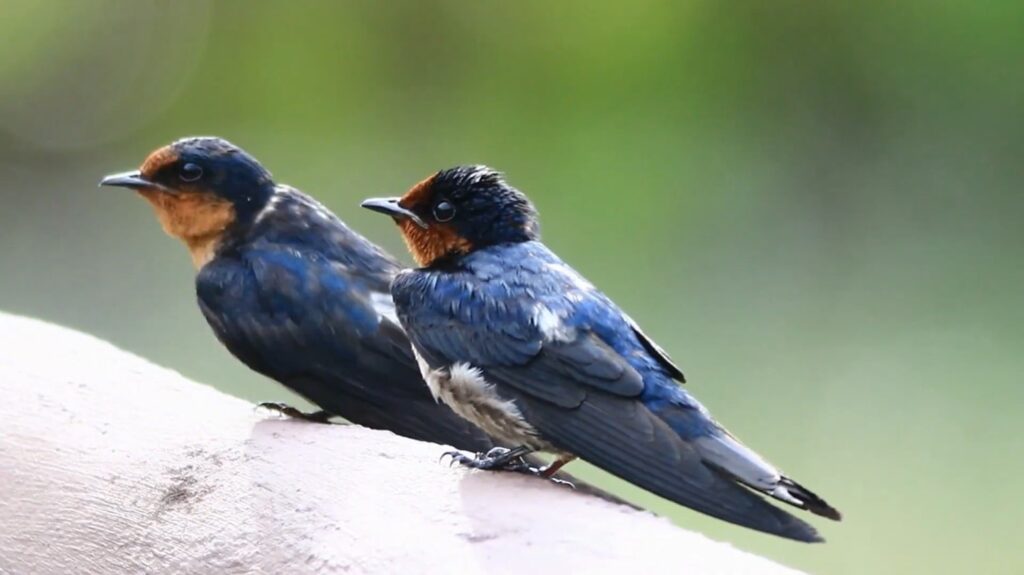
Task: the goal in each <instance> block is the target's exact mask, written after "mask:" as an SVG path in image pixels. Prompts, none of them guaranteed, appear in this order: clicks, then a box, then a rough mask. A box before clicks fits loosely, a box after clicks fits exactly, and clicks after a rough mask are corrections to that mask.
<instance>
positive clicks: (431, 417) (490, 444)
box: [101, 138, 624, 503]
mask: <svg viewBox="0 0 1024 575" xmlns="http://www.w3.org/2000/svg"><path fill="white" fill-rule="evenodd" d="M101 185H105V186H119V187H123V188H130V189H133V190H135V191H136V192H138V193H139V195H141V196H142V197H143V198H145V199H146V200H148V201H149V203H150V204H152V206H153V209H154V210H155V211H156V216H157V218H158V219H159V220H160V223H161V224H162V226H163V228H164V230H165V231H166V232H167V233H168V234H170V235H171V236H174V237H176V238H178V239H180V240H182V241H183V242H184V243H185V245H186V246H187V247H188V250H189V252H190V253H191V255H192V261H193V263H194V264H195V267H196V268H198V274H197V276H196V294H197V296H198V298H199V307H200V309H201V310H202V312H203V315H204V316H205V317H206V320H207V322H209V324H210V327H212V328H213V331H214V333H215V334H216V335H217V338H218V339H219V340H220V341H221V343H223V344H224V345H225V346H226V347H227V348H228V350H230V351H231V353H232V354H234V355H235V357H237V358H238V359H240V360H241V361H242V362H243V363H245V364H246V365H247V366H249V367H250V368H251V369H253V370H254V371H257V372H259V373H261V374H263V375H265V376H267V377H270V378H271V379H274V380H277V381H278V382H280V383H282V384H284V386H285V387H288V388H289V389H291V390H292V391H294V392H296V393H298V394H299V395H301V396H302V397H305V398H306V399H308V400H309V401H311V402H312V403H314V404H316V405H317V406H319V407H320V408H321V409H322V410H323V411H321V412H317V413H314V414H302V413H300V412H298V411H297V410H295V409H294V408H291V407H289V406H286V405H283V404H269V405H268V407H271V408H277V409H279V410H281V411H283V412H285V413H286V414H288V415H292V416H296V417H305V418H308V419H313V420H317V421H326V420H327V419H328V418H329V417H330V416H332V415H337V416H341V417H344V418H345V419H347V420H349V421H351V422H354V423H358V424H360V425H364V426H366V427H371V428H375V429H387V430H390V431H393V432H395V433H397V434H399V435H404V436H406V437H410V438H413V439H418V440H422V441H431V442H435V443H441V444H447V445H452V446H455V447H457V448H459V449H465V450H468V451H474V452H486V451H489V450H491V449H492V448H494V447H495V443H494V441H493V440H492V439H491V438H490V437H488V436H487V434H485V433H484V432H483V431H481V430H480V429H479V428H477V427H476V426H474V425H473V424H472V423H470V422H469V421H467V420H465V419H463V418H461V417H459V416H457V415H456V414H455V413H453V412H452V410H451V409H449V408H448V407H447V406H446V405H444V404H440V403H438V402H437V401H435V399H434V398H433V397H432V396H431V394H430V392H429V390H428V389H427V386H426V384H424V382H423V379H422V377H421V376H420V372H419V369H418V368H417V365H416V361H415V359H414V358H413V355H412V350H411V348H410V346H409V340H408V338H407V337H406V335H405V333H404V331H403V330H402V328H401V326H400V325H399V324H398V320H397V319H396V318H395V308H394V304H393V303H392V301H391V295H390V293H389V292H388V286H389V284H390V282H391V279H392V277H393V276H394V274H395V273H396V272H397V271H398V270H399V265H398V263H397V262H396V261H395V260H394V258H392V257H391V256H390V255H388V254H387V253H385V252H384V251H383V250H382V249H380V248H378V247H377V246H375V245H374V244H372V243H370V242H369V241H368V240H366V239H365V238H363V237H362V236H360V235H359V234H357V233H355V232H354V231H352V230H350V229H349V228H348V227H346V226H345V224H344V223H342V222H341V221H340V220H339V219H338V218H337V217H335V215H334V214H332V213H331V212H330V211H328V210H327V209H326V208H325V207H323V206H322V205H320V204H319V203H317V202H316V201H315V200H313V199H312V198H310V197H309V196H307V195H305V194H303V193H302V192H300V191H298V190H296V189H294V188H290V187H288V186H283V185H279V184H275V183H274V180H273V178H271V176H270V172H268V171H267V170H266V169H264V168H263V166H262V165H260V163H259V162H257V161H256V160H255V159H254V158H253V157H252V156H250V155H249V154H247V153H245V152H244V151H242V150H241V149H239V148H238V147H236V146H234V145H232V144H231V143H229V142H227V141H225V140H222V139H220V138H187V139H182V140H179V141H177V142H174V143H173V144H171V145H169V146H165V147H163V148H160V149H158V150H156V151H155V152H153V153H152V154H150V156H149V157H148V158H146V161H145V162H144V163H143V164H142V168H141V169H139V170H137V171H132V172H125V173H122V174H115V175H111V176H108V177H106V178H104V179H103V181H102V182H101ZM538 464H539V461H534V462H532V463H531V465H533V466H536V465H538ZM561 480H563V481H568V482H572V483H574V484H575V485H576V487H577V490H578V491H581V492H587V493H592V494H595V495H598V496H600V497H603V498H605V499H609V500H613V501H617V502H620V503H624V502H622V501H621V500H619V499H617V498H616V497H614V496H612V495H609V494H607V493H604V492H603V491H601V490H599V489H597V488H594V487H591V486H589V485H587V484H585V483H582V482H580V481H578V480H575V479H574V478H572V477H570V476H568V475H563V476H561Z"/></svg>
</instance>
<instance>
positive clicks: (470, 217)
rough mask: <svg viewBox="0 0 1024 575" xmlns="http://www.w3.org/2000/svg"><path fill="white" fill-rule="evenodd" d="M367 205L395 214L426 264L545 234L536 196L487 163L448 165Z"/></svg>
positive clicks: (418, 258) (414, 251) (419, 260)
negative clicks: (529, 195)
mask: <svg viewBox="0 0 1024 575" xmlns="http://www.w3.org/2000/svg"><path fill="white" fill-rule="evenodd" d="M362 205H363V207H364V208H367V209H370V210H373V211H375V212H380V213H383V214H386V215H389V216H391V217H392V218H394V220H395V222H396V223H397V224H398V226H399V228H400V229H401V231H402V237H403V238H404V239H405V242H406V244H407V245H408V246H409V251H410V252H412V255H413V257H414V258H415V259H416V262H417V263H418V264H419V265H421V266H430V265H432V264H434V263H436V262H438V261H440V260H443V259H445V258H450V257H456V256H459V255H464V254H467V253H470V252H472V251H473V250H476V249H480V248H484V247H487V246H492V245H498V244H506V243H519V242H526V241H531V240H536V239H538V238H539V237H540V225H539V223H538V222H537V211H536V210H535V209H534V207H533V204H532V203H530V200H529V199H527V197H526V196H525V195H524V194H523V193H522V192H520V191H519V190H517V189H515V188H513V187H512V186H510V185H508V184H507V183H505V180H504V179H503V178H502V176H501V174H500V173H499V172H496V171H495V170H492V169H491V168H488V167H486V166H459V167H455V168H450V169H447V170H442V171H440V172H437V173H436V174H434V175H432V176H430V177H429V178H427V179H425V180H423V181H422V182H420V183H418V184H416V185H415V186H413V187H412V189H410V190H409V191H408V192H407V193H406V194H405V195H404V196H402V197H400V198H375V199H369V200H366V201H364V202H363V204H362Z"/></svg>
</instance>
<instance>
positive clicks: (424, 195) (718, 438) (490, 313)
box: [363, 166, 840, 542]
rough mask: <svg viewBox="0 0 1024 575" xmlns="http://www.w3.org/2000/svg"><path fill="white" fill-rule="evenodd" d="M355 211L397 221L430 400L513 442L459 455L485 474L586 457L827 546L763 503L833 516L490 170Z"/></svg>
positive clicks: (398, 290)
mask: <svg viewBox="0 0 1024 575" xmlns="http://www.w3.org/2000/svg"><path fill="white" fill-rule="evenodd" d="M363 206H364V207H366V208H369V209H371V210H374V211H377V212H382V213H384V214H387V215H390V216H391V217H392V218H394V219H395V220H396V222H397V223H398V225H399V228H400V230H401V232H402V235H403V237H404V238H405V241H406V243H407V245H408V247H409V249H410V251H411V252H412V254H413V256H414V257H415V259H416V261H417V263H418V264H419V265H420V266H421V267H420V268H418V269H412V270H406V271H403V272H400V273H399V274H398V275H397V276H396V278H395V280H394V282H393V283H392V287H391V294H392V297H393V298H394V301H395V304H396V308H397V312H398V317H399V320H400V321H401V322H402V325H403V326H404V327H405V329H406V332H407V333H408V334H409V337H410V339H411V341H412V343H413V348H414V350H415V352H416V356H417V359H418V361H419V363H420V369H421V370H422V372H423V376H424V379H425V380H426V381H427V384H428V385H429V386H430V390H431V392H432V393H433V394H434V396H435V397H437V398H439V399H441V400H442V401H444V402H445V403H447V404H448V405H450V406H451V407H452V409H454V410H455V412H456V413H458V414H459V415H461V416H463V417H465V418H466V419H468V420H470V421H472V422H473V423H475V424H477V425H478V426H479V427H480V428H482V429H483V430H485V431H487V432H488V433H489V434H491V435H492V436H493V437H495V438H496V439H498V440H499V441H500V442H501V443H503V444H505V445H509V446H514V448H513V449H511V450H504V451H495V452H492V453H490V454H487V455H485V456H482V457H481V456H477V457H468V456H465V455H462V454H453V457H455V458H456V459H457V460H459V461H461V462H462V463H464V464H466V465H469V466H471V467H476V468H483V469H492V468H501V467H503V466H504V465H506V464H508V463H509V462H510V461H512V462H515V460H516V458H517V457H519V456H521V455H523V454H527V453H530V452H533V451H549V452H553V453H554V454H555V455H556V457H557V460H556V462H555V463H554V464H553V465H552V466H551V468H550V469H549V470H548V471H550V470H551V469H557V468H558V467H559V466H560V465H563V464H565V463H567V462H568V461H570V460H572V459H573V458H575V457H580V458H582V459H584V460H586V461H589V462H590V463H593V464H594V465H596V466H598V467H601V468H603V469H605V470H607V471H609V472H611V473H613V474H615V475H618V476H619V477H621V478H623V479H625V480H627V481H629V482H631V483H633V484H635V485H638V486H640V487H642V488H644V489H647V490H649V491H651V492H653V493H656V494H657V495H660V496H662V497H665V498H667V499H670V500H672V501H675V502H677V503H680V504H682V505H685V506H687V507H690V508H693V509H695V510H697V511H701V512H704V513H707V514H709V515H713V516H715V517H718V518H721V519H724V520H726V521H731V522H733V523H736V524H739V525H744V526H747V527H751V528H753V529H757V530H760V531H764V532H767V533H772V534H775V535H780V536H782V537H787V538H790V539H796V540H799V541H808V542H813V541H821V540H822V539H821V538H820V536H819V535H818V533H817V532H816V531H815V529H814V528H813V527H811V526H810V525H808V524H807V523H805V522H803V521H801V520H799V519H797V518H796V517H794V516H792V515H790V514H789V513H787V512H785V511H783V510H782V509H780V508H778V507H775V506H773V505H771V504H769V503H768V502H767V500H766V499H765V498H764V497H762V495H765V496H768V497H771V498H774V499H777V500H779V501H782V502H784V503H787V504H789V505H792V506H794V507H798V508H800V509H804V510H807V511H810V512H812V513H816V514H818V515H822V516H824V517H828V518H830V519H835V520H838V519H839V518H840V515H839V512H838V511H837V510H835V509H834V508H832V507H830V506H829V505H828V504H827V503H826V502H825V501H824V500H822V499H821V498H820V497H818V496H817V495H815V494H814V493H812V492H811V491H810V490H808V489H806V488H804V487H803V486H801V485H800V484H798V483H796V482H795V481H793V480H792V479H790V478H789V477H787V476H785V475H783V474H782V473H781V472H780V471H779V470H778V469H777V468H775V467H774V466H772V465H771V464H769V463H768V462H767V461H765V460H764V459H763V458H761V457H760V456H759V455H757V454H756V453H754V452H753V451H752V450H751V449H749V448H748V447H746V446H744V445H743V444H742V443H740V442H739V441H738V440H737V439H736V438H735V437H733V436H732V435H730V434H729V432H728V431H726V430H725V428H723V427H722V426H721V425H719V424H718V423H717V422H716V421H715V420H714V419H712V417H711V415H710V414H709V413H708V411H707V410H706V409H705V408H704V406H702V405H701V404H700V403H698V402H697V400H696V399H694V397H693V396H692V395H690V394H689V393H688V392H686V391H685V390H684V389H683V388H682V386H681V385H679V384H680V383H682V382H683V381H684V378H683V373H682V371H680V369H679V368H678V367H677V366H676V364H674V363H673V362H672V360H671V359H670V358H669V356H668V355H667V354H666V353H665V352H664V351H663V350H662V349H661V348H660V347H659V346H658V345H657V344H656V343H654V341H652V340H651V339H650V338H649V337H648V336H647V335H645V334H644V332H643V331H642V330H641V329H640V327H639V326H638V325H637V324H636V323H635V322H634V321H633V320H632V319H630V317H629V316H627V315H626V314H625V313H623V312H622V311H621V310H620V309H619V308H618V307H617V306H616V305H615V304H614V303H612V301H611V300H609V299H608V298H607V297H606V296H605V295H604V294H602V293H601V292H600V291H598V290H597V289H596V288H595V287H594V286H593V285H592V284H591V283H590V282H588V281H587V280H585V279H584V278H583V277H581V276H580V274H579V273H577V272H576V271H575V270H573V269H572V268H571V267H569V266H568V265H567V264H565V263H564V262H563V261H562V260H561V259H559V258H558V256H556V255H555V254H554V253H552V252H551V250H549V249H548V248H547V247H546V246H545V245H544V244H543V243H541V242H540V239H539V238H540V236H539V226H538V221H537V214H536V212H535V210H534V207H533V205H532V204H531V203H530V201H529V200H528V199H527V198H526V196H525V195H523V194H522V193H521V192H519V191H518V190H516V189H515V188H513V187H511V186H510V185H508V184H507V183H506V182H505V181H504V180H503V178H502V177H501V175H500V174H499V173H497V172H495V171H493V170H491V169H489V168H487V167H483V166H474V167H457V168H452V169H448V170H444V171H441V172H438V173H437V174H435V175H433V176H431V177H430V178H427V179H426V180H424V181H422V182H420V183H419V184H417V185H416V186H414V187H413V188H412V189H411V190H410V191H409V192H408V193H406V194H405V195H404V196H402V197H401V198H387V199H370V200H366V201H365V202H363ZM515 464H516V465H518V463H515Z"/></svg>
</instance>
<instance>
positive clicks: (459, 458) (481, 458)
mask: <svg viewBox="0 0 1024 575" xmlns="http://www.w3.org/2000/svg"><path fill="white" fill-rule="evenodd" d="M532 451H533V449H531V448H529V447H526V446H523V445H521V446H519V447H516V448H515V449H508V448H507V447H494V448H491V450H490V451H488V452H487V453H477V454H476V455H475V456H469V455H466V454H464V453H462V452H461V451H446V452H444V453H442V454H441V460H442V461H444V458H445V457H451V458H452V463H458V464H460V465H464V466H466V467H472V468H473V469H484V470H488V471H492V470H493V471H515V472H518V473H527V474H529V475H537V474H538V473H540V470H539V469H537V468H536V467H533V466H532V465H529V464H527V463H526V461H524V460H523V456H524V455H528V454H529V453H531V452H532Z"/></svg>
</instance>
